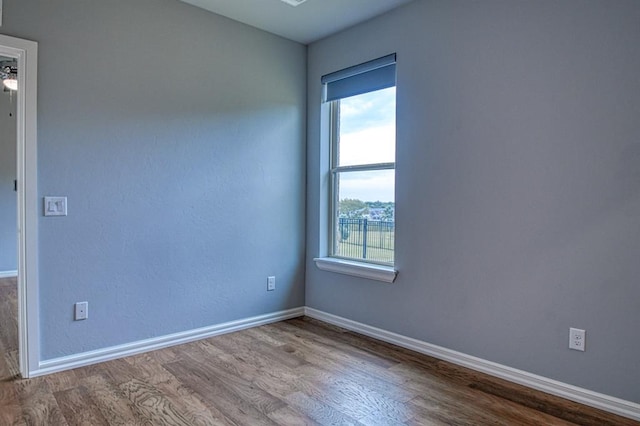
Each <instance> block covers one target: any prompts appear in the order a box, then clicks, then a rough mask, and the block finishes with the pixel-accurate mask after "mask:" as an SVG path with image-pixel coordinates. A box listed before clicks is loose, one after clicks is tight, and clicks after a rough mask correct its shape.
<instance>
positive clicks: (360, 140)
mask: <svg viewBox="0 0 640 426" xmlns="http://www.w3.org/2000/svg"><path fill="white" fill-rule="evenodd" d="M339 102H340V108H339V111H340V112H339V122H340V126H339V135H338V137H339V139H338V140H339V143H338V148H337V149H338V164H337V166H353V165H359V164H375V163H393V162H395V158H396V88H395V87H390V88H388V89H384V90H378V91H376V92H369V93H365V94H363V95H358V96H352V97H350V98H345V99H341V100H340V101H339Z"/></svg>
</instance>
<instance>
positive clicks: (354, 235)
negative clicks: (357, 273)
mask: <svg viewBox="0 0 640 426" xmlns="http://www.w3.org/2000/svg"><path fill="white" fill-rule="evenodd" d="M348 234H349V235H348V237H347V238H346V239H344V240H341V241H339V242H338V247H337V253H336V255H337V256H342V257H349V258H354V259H364V258H365V257H364V254H365V253H364V252H365V250H364V246H363V240H364V235H363V234H364V233H363V232H362V230H358V228H357V227H353V228H352V229H350V230H349V233H348ZM394 239H395V231H388V230H372V229H369V231H368V232H367V249H366V259H367V260H370V261H373V262H381V263H393V254H394Z"/></svg>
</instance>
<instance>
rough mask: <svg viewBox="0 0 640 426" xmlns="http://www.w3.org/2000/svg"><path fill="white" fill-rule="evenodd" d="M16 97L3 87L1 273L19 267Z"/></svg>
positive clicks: (0, 96) (0, 129) (0, 114)
mask: <svg viewBox="0 0 640 426" xmlns="http://www.w3.org/2000/svg"><path fill="white" fill-rule="evenodd" d="M16 102H17V98H16V96H15V95H13V96H11V94H10V93H9V92H5V91H3V90H2V87H1V86H0V272H5V271H15V270H16V269H18V268H17V265H18V260H17V256H18V247H17V239H16V238H17V233H16V231H17V217H16V208H17V204H16V202H17V198H16V192H15V191H14V190H13V181H14V179H15V178H16V114H15V112H16Z"/></svg>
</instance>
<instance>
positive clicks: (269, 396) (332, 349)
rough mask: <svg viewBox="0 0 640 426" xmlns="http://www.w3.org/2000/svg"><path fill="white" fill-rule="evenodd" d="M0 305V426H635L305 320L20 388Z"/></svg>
mask: <svg viewBox="0 0 640 426" xmlns="http://www.w3.org/2000/svg"><path fill="white" fill-rule="evenodd" d="M12 298H13V302H8V300H11V299H12ZM11 303H13V304H14V305H15V283H13V289H12V285H10V284H7V283H6V282H0V321H1V323H0V324H1V325H2V332H0V345H2V346H1V347H0V349H2V350H3V351H5V352H4V357H3V358H4V364H2V362H3V361H2V360H0V366H2V367H0V372H2V376H1V381H0V425H92V426H93V425H189V426H191V425H251V426H253V425H296V426H298V425H569V424H580V425H639V424H640V423H639V422H634V421H632V420H629V419H625V418H621V417H617V416H614V415H612V414H609V413H604V412H601V411H598V410H595V409H592V408H589V407H585V406H582V405H579V404H576V403H572V402H569V401H566V400H563V399H560V398H557V397H553V396H550V395H547V394H544V393H541V392H537V391H533V390H531V389H528V388H524V387H522V386H518V385H514V384H511V383H508V382H505V381H502V380H499V379H495V378H492V377H489V376H486V375H483V374H480V373H476V372H473V371H471V370H468V369H465V368H461V367H458V366H455V365H452V364H449V363H446V362H443V361H439V360H436V359H434V358H430V357H427V356H424V355H421V354H417V353H414V352H411V351H409V350H406V349H402V348H398V347H396V346H393V345H390V344H387V343H384V342H380V341H376V340H374V339H370V338H367V337H363V336H361V335H357V334H355V333H352V332H349V331H346V330H343V329H340V328H337V327H333V326H330V325H327V324H324V323H321V322H318V321H315V320H312V319H309V318H298V319H293V320H289V321H284V322H280V323H276V324H270V325H265V326H262V327H257V328H253V329H249V330H244V331H240V332H236V333H231V334H226V335H222V336H217V337H213V338H210V339H206V340H201V341H198V342H193V343H189V344H185V345H181V346H175V347H172V348H167V349H162V350H159V351H155V352H149V353H146V354H142V355H137V356H132V357H128V358H123V359H118V360H114V361H109V362H106V363H102V364H98V365H93V366H88V367H83V368H78V369H76V370H71V371H66V372H62V373H57V374H52V375H49V376H45V377H39V378H35V379H29V380H23V379H18V378H16V377H15V369H12V368H11V367H10V366H9V365H10V364H13V365H15V361H13V360H10V361H7V359H8V358H12V357H14V356H15V352H16V350H17V343H16V341H15V339H16V337H15V336H16V335H17V326H16V324H15V318H17V317H16V316H14V318H13V320H11V319H10V318H9V316H10V315H14V314H15V306H13V307H12V306H10V305H11ZM11 339H14V340H13V341H12V340H11Z"/></svg>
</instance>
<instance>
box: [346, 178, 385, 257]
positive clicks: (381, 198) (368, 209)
mask: <svg viewBox="0 0 640 426" xmlns="http://www.w3.org/2000/svg"><path fill="white" fill-rule="evenodd" d="M335 179H336V187H337V191H338V198H337V199H338V200H339V201H338V203H337V204H338V205H337V206H336V207H337V208H336V209H335V210H336V217H335V222H334V223H335V226H336V234H335V239H334V242H335V244H334V255H335V256H340V257H347V258H351V259H366V260H368V261H371V262H379V263H386V264H393V253H394V238H395V201H394V194H395V191H394V187H395V171H394V170H375V171H365V172H341V173H337V175H336V177H335Z"/></svg>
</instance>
